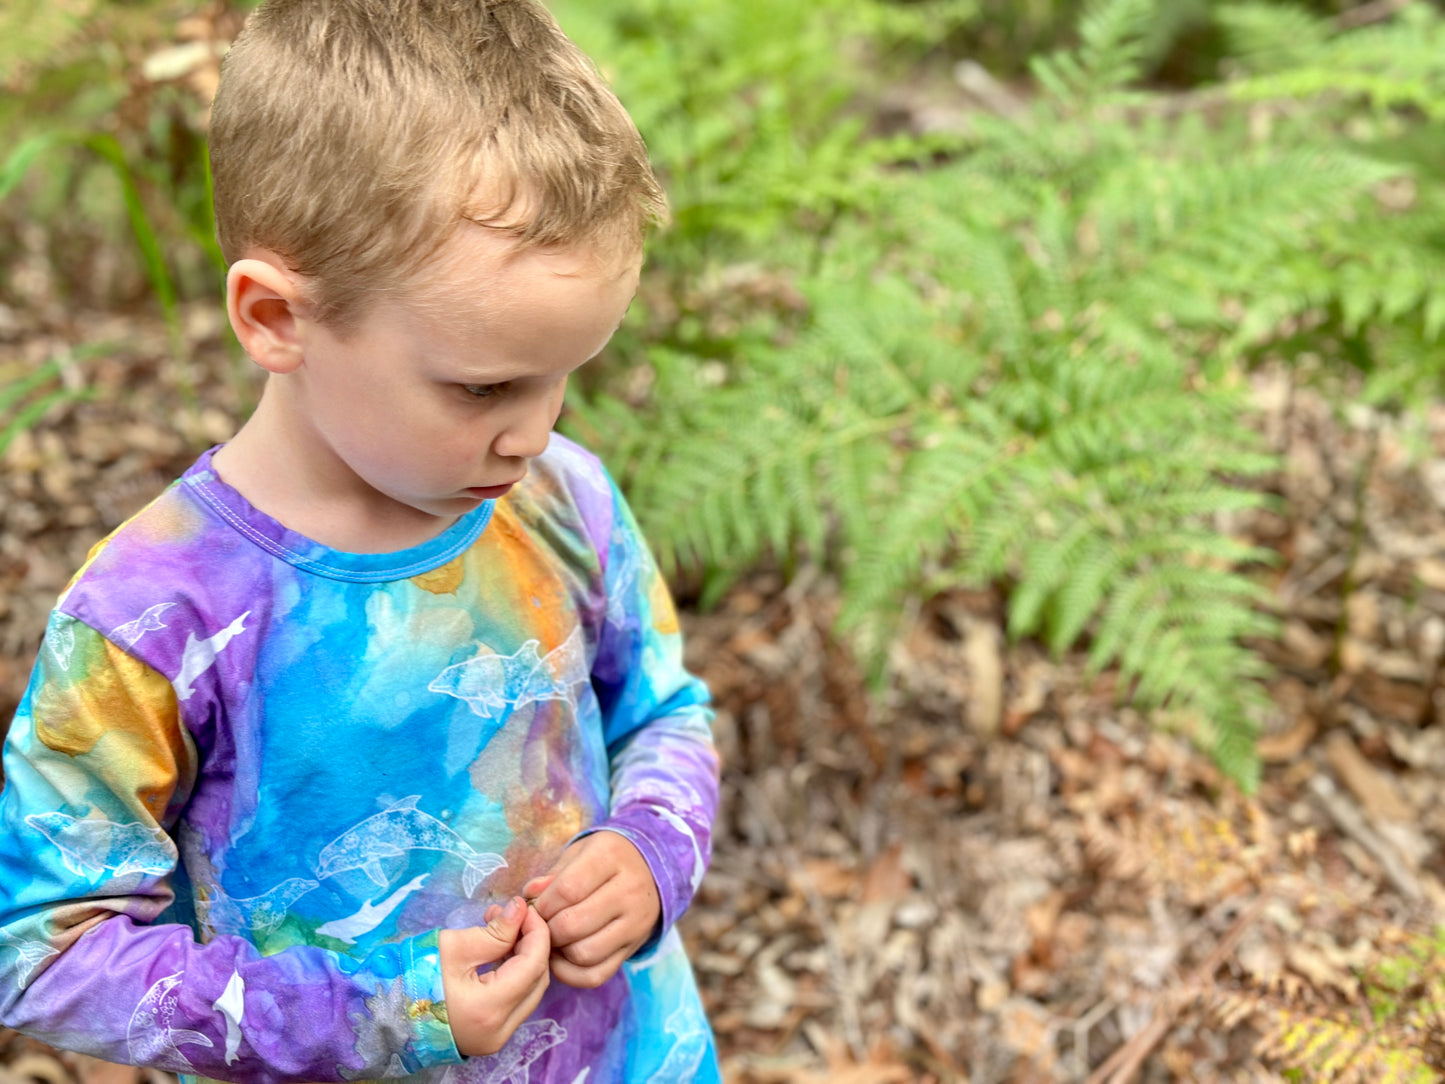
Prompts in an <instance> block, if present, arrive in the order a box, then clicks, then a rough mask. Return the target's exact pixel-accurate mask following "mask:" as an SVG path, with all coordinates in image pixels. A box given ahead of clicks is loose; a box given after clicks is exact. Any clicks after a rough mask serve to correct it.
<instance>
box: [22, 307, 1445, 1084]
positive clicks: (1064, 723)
mask: <svg viewBox="0 0 1445 1084" xmlns="http://www.w3.org/2000/svg"><path fill="white" fill-rule="evenodd" d="M52 311H53V310H52ZM0 315H3V317H4V318H3V319H0V383H3V382H4V381H5V380H7V379H11V378H13V377H14V375H15V374H17V373H20V372H26V371H31V370H32V369H33V367H34V366H35V365H37V364H38V363H40V362H41V361H43V360H45V359H47V358H51V357H55V356H59V355H61V354H63V353H64V352H65V351H67V350H69V349H72V348H73V345H74V344H78V343H95V342H106V343H112V344H114V345H113V347H111V348H109V349H107V350H106V351H104V352H102V353H99V354H98V355H97V356H96V357H94V358H93V359H92V360H90V361H88V362H86V363H84V364H83V367H82V368H81V370H80V373H79V379H80V380H81V381H82V382H83V384H84V386H85V387H86V388H89V389H91V392H92V394H90V395H89V396H88V397H86V398H84V399H77V400H67V401H61V402H57V403H56V404H55V405H54V406H52V407H51V408H50V409H49V411H48V412H47V413H46V414H45V416H44V417H43V419H41V421H40V422H39V423H38V424H37V425H35V426H34V427H33V428H32V429H30V430H29V431H27V432H24V433H22V434H20V435H18V436H17V437H16V438H15V439H14V440H12V442H11V443H10V445H9V446H8V448H7V449H6V450H5V452H4V454H3V456H0V717H3V718H4V719H7V720H8V719H9V717H10V716H11V714H12V713H13V710H14V707H15V705H16V703H17V702H18V700H19V697H20V695H21V693H22V691H23V687H24V684H25V681H26V677H27V674H28V670H29V666H30V662H31V659H32V658H33V655H34V652H35V649H36V647H37V644H38V641H39V637H40V634H41V632H42V630H43V628H44V625H45V615H46V613H47V612H48V610H49V608H50V606H51V605H52V603H53V601H54V598H55V595H56V594H57V592H58V591H59V590H60V589H61V588H62V587H63V586H64V584H65V582H66V579H67V578H68V576H69V575H70V574H71V572H72V571H73V570H74V569H75V568H76V567H78V566H79V564H80V563H81V561H82V560H83V559H84V557H85V553H86V551H87V550H88V548H89V547H90V545H91V544H93V542H94V541H95V540H96V539H97V538H98V537H99V536H100V535H101V534H103V533H104V532H105V531H107V530H109V529H111V528H113V527H114V526H115V525H117V524H118V523H119V522H121V521H122V520H123V519H124V518H125V517H126V516H128V515H130V514H132V513H133V512H134V511H136V510H138V509H139V508H140V507H141V506H142V505H143V504H144V502H145V501H147V500H149V499H150V498H152V497H154V496H155V495H156V494H158V493H159V492H160V491H161V489H162V488H163V487H164V486H165V485H166V484H167V483H168V481H169V480H170V479H171V478H173V477H174V476H175V475H176V474H177V473H178V472H179V471H180V470H182V469H183V468H184V467H185V466H186V465H187V464H188V463H189V462H190V460H191V459H192V458H193V457H194V455H195V454H196V453H197V452H198V451H199V450H201V449H202V448H204V447H205V446H206V445H207V444H209V443H211V442H213V441H217V440H222V439H224V438H225V436H226V435H227V433H228V432H229V431H230V429H231V427H232V425H233V424H234V421H235V419H236V418H238V417H240V416H241V415H242V414H243V413H244V411H245V409H246V408H247V404H248V403H249V402H251V401H253V400H254V396H255V394H256V391H257V385H256V383H255V380H254V378H252V377H250V376H249V375H247V372H246V370H245V368H244V367H243V364H244V363H243V361H242V360H238V358H237V356H236V355H235V353H234V350H233V348H231V347H228V346H227V340H226V339H225V338H224V337H223V325H222V324H221V322H220V321H219V319H218V318H217V314H216V312H215V310H214V308H212V307H209V306H198V307H196V308H195V310H194V311H192V312H188V313H187V319H186V320H185V326H186V328H187V337H186V342H185V346H186V352H187V355H188V357H189V359H190V362H189V364H190V366H191V378H190V382H189V383H190V384H192V385H193V386H194V387H195V388H197V389H198V394H197V397H196V401H195V402H190V401H188V400H187V395H186V392H185V390H184V389H185V387H186V386H187V382H183V381H181V380H179V379H178V378H177V376H178V374H177V370H176V367H175V365H174V363H173V362H172V361H171V360H170V353H169V351H170V347H169V345H168V341H167V337H166V330H165V328H164V327H163V326H162V325H161V324H160V323H159V321H156V320H152V319H148V318H144V317H136V316H124V317H122V316H115V315H94V316H89V315H80V316H75V317H72V318H68V320H67V322H65V323H56V322H54V321H53V319H52V322H50V323H46V322H45V321H44V320H43V319H42V317H40V316H37V315H35V314H34V313H31V312H29V311H18V310H6V311H5V312H4V313H3V314H0ZM1257 379H1258V380H1259V382H1260V386H1261V394H1260V395H1259V396H1258V401H1259V403H1260V404H1261V405H1260V422H1261V426H1262V427H1263V431H1265V432H1267V433H1269V434H1270V436H1271V439H1272V440H1273V441H1274V442H1275V444H1276V447H1277V449H1278V450H1279V451H1280V452H1281V454H1282V457H1283V463H1284V466H1283V468H1282V470H1281V472H1280V474H1279V476H1278V478H1276V479H1275V485H1276V486H1277V489H1278V492H1279V494H1280V495H1281V496H1282V497H1283V500H1282V502H1281V504H1280V505H1279V506H1278V507H1277V508H1276V509H1275V510H1274V511H1270V512H1260V513H1255V514H1253V515H1252V516H1251V517H1249V518H1248V519H1245V520H1241V521H1240V522H1237V523H1230V524H1221V527H1222V528H1223V529H1230V530H1234V531H1237V532H1239V533H1242V534H1246V535H1248V536H1249V537H1250V538H1251V539H1252V540H1254V541H1257V542H1259V543H1261V544H1263V545H1267V546H1270V547H1271V548H1273V549H1274V550H1275V551H1276V552H1277V553H1278V554H1279V557H1280V561H1279V564H1278V566H1277V567H1276V569H1275V570H1274V571H1273V572H1272V573H1271V575H1272V576H1273V578H1274V582H1273V584H1272V586H1273V588H1274V598H1275V600H1276V605H1277V607H1278V610H1279V613H1280V615H1281V616H1282V617H1283V618H1284V621H1285V634H1284V635H1283V636H1282V638H1281V639H1280V641H1279V642H1278V643H1270V644H1260V645H1259V650H1260V651H1261V652H1262V653H1264V654H1265V655H1266V657H1267V658H1268V659H1269V660H1270V662H1271V663H1272V664H1273V665H1274V667H1275V669H1276V675H1275V677H1274V678H1273V679H1272V681H1271V685H1270V691H1271V693H1272V697H1273V703H1274V712H1273V716H1272V717H1271V718H1270V719H1269V720H1268V723H1267V726H1266V729H1265V732H1264V734H1263V736H1262V741H1261V746H1260V749H1261V755H1262V757H1263V760H1264V764H1265V770H1264V777H1263V783H1262V785H1261V787H1260V789H1259V792H1258V793H1257V794H1256V795H1255V796H1253V797H1246V796H1244V795H1241V794H1240V793H1239V792H1238V791H1236V790H1234V789H1233V788H1232V787H1231V786H1230V785H1229V784H1227V783H1226V781H1224V780H1223V779H1222V778H1221V777H1220V775H1219V773H1218V772H1217V771H1216V770H1215V768H1214V767H1213V765H1212V764H1211V763H1210V762H1209V761H1208V760H1207V758H1205V757H1204V756H1202V755H1201V754H1200V753H1198V752H1197V751H1196V750H1195V749H1194V748H1193V746H1192V745H1191V743H1190V741H1189V738H1188V734H1187V731H1188V729H1189V723H1188V720H1171V719H1169V718H1168V717H1167V715H1164V716H1161V718H1159V719H1155V720H1152V721H1151V720H1149V719H1146V718H1143V717H1141V716H1139V715H1138V714H1137V713H1136V712H1134V711H1133V710H1132V709H1130V708H1128V707H1127V706H1121V705H1120V703H1119V697H1118V696H1117V690H1116V689H1115V688H1114V685H1115V681H1114V678H1113V676H1112V675H1110V674H1108V673H1106V674H1104V675H1101V676H1100V677H1099V678H1097V679H1092V680H1091V679H1088V678H1086V676H1085V668H1084V665H1083V659H1082V656H1075V655H1066V656H1064V657H1062V658H1054V657H1051V656H1049V655H1048V654H1047V653H1046V652H1044V651H1043V650H1042V649H1041V648H1040V647H1039V646H1038V645H1036V644H1034V643H1031V642H1024V643H1017V644H1008V643H1006V641H1005V639H1004V637H1003V636H1002V634H1001V632H1000V629H1001V628H1002V615H1003V600H1002V599H1001V598H1000V597H999V595H998V594H997V593H996V592H993V591H988V590H981V591H974V592H965V591H954V592H950V593H948V594H946V595H943V596H941V597H939V598H936V599H933V600H931V601H929V602H928V603H927V604H925V605H924V606H923V607H921V609H920V611H919V613H918V616H917V619H916V621H914V622H913V625H912V627H911V628H910V629H909V631H908V633H907V635H906V636H905V638H904V639H903V640H902V642H901V643H900V644H899V645H898V648H897V650H896V651H895V652H894V654H893V668H894V678H895V680H894V681H893V683H892V685H891V686H890V688H889V690H888V691H887V692H886V693H885V694H883V695H882V696H878V697H872V698H870V696H869V695H868V694H867V691H866V687H865V684H864V681H863V678H862V675H861V673H860V672H859V670H858V669H857V667H856V666H854V665H853V664H852V662H851V661H850V659H849V657H848V655H847V653H846V651H844V650H843V649H842V647H841V646H840V644H839V643H838V641H837V640H836V638H835V637H834V635H833V633H832V631H831V630H832V627H833V619H834V615H835V613H836V611H837V608H838V598H837V593H836V587H835V583H834V581H833V580H832V579H831V578H830V577H829V576H827V575H826V574H824V573H822V572H820V571H818V570H817V569H813V568H805V569H803V570H802V571H800V572H799V573H798V574H797V575H795V576H794V577H793V578H792V580H791V582H788V581H785V580H784V578H783V577H781V576H780V575H778V574H776V573H772V572H768V571H761V572H757V573H755V574H753V575H751V576H749V577H746V578H744V579H743V580H742V581H741V582H740V583H738V584H737V585H736V586H735V587H734V588H733V590H732V591H731V592H730V593H729V594H728V595H727V596H726V597H725V598H724V599H723V600H722V602H721V603H720V604H719V605H718V606H717V607H716V608H715V609H713V610H712V611H710V612H706V613H699V612H691V613H688V614H686V615H685V624H686V629H687V633H688V637H689V639H688V657H689V660H690V662H691V664H692V665H693V666H694V667H695V668H697V669H698V670H699V671H700V672H701V673H702V674H703V675H704V676H705V677H706V678H707V680H708V682H709V684H710V685H711V687H712V689H713V691H714V694H715V697H716V699H717V704H718V716H717V723H716V734H717V739H718V743H719V747H720V750H721V752H722V755H723V760H724V765H725V767H724V777H723V789H722V805H721V810H720V814H719V819H718V825H717V833H716V848H715V857H714V860H713V865H712V869H711V871H710V873H709V874H708V876H707V878H706V880H705V881H704V883H703V886H702V889H701V892H700V894H699V897H698V900H697V902H696V904H695V905H694V907H693V908H692V910H691V911H690V912H689V914H688V915H687V916H686V918H685V919H684V922H683V926H682V929H683V933H684V936H685V938H686V940H687V942H688V944H689V947H690V949H691V952H692V956H693V960H694V963H695V967H696V970H697V972H698V976H699V981H700V984H701V987H702V990H703V995H704V998H705V1000H706V1002H707V1005H708V1008H709V1010H710V1012H711V1015H712V1019H713V1021H714V1025H715V1027H716V1030H717V1033H718V1038H719V1043H720V1049H721V1052H722V1055H723V1060H724V1068H725V1076H726V1078H727V1080H728V1081H729V1082H730V1084H813V1082H823V1081H830V1082H856V1084H864V1082H889V1081H920V1082H925V1081H933V1082H954V1081H974V1082H999V1084H1035V1082H1038V1084H1044V1082H1055V1081H1080V1082H1090V1084H1104V1082H1105V1081H1108V1082H1111V1084H1122V1082H1124V1081H1128V1080H1141V1081H1144V1080H1175V1079H1177V1080H1199V1081H1215V1080H1235V1081H1252V1080H1272V1079H1278V1072H1279V1070H1280V1069H1281V1068H1283V1067H1284V1066H1285V1065H1286V1062H1287V1056H1288V1055H1287V1040H1288V1030H1287V1029H1288V1026H1292V1024H1291V1021H1297V1018H1298V1016H1299V1014H1300V1013H1307V1012H1309V1013H1316V1014H1324V1013H1331V1012H1333V1013H1344V1014H1348V1013H1355V1014H1358V1013H1359V1012H1360V1011H1361V1006H1362V1005H1363V1001H1362V1000H1361V998H1362V996H1363V994H1362V989H1363V987H1362V983H1363V982H1364V981H1365V979H1366V978H1367V975H1368V973H1369V969H1370V967H1371V966H1372V961H1373V960H1375V959H1376V958H1377V957H1378V955H1379V953H1380V952H1381V951H1384V950H1385V949H1387V948H1388V947H1389V946H1392V945H1398V944H1403V943H1405V939H1406V938H1407V936H1408V935H1409V934H1411V933H1418V932H1426V931H1429V930H1430V929H1432V928H1433V927H1434V926H1435V925H1436V924H1438V923H1439V922H1440V921H1441V918H1442V914H1445V889H1442V878H1445V848H1442V846H1441V843H1442V838H1445V797H1442V794H1441V788H1440V787H1439V780H1440V778H1441V773H1442V771H1445V670H1442V660H1445V484H1442V475H1441V472H1440V471H1439V469H1438V466H1437V465H1436V464H1438V462H1439V461H1440V459H1439V457H1440V456H1441V453H1442V452H1445V408H1436V409H1435V410H1434V411H1432V412H1431V413H1430V414H1429V415H1428V416H1426V417H1420V418H1410V419H1406V420H1405V421H1403V422H1402V421H1397V420H1392V419H1390V418H1387V417H1382V416H1377V415H1369V414H1366V413H1362V412H1360V411H1354V412H1351V413H1349V414H1347V415H1346V416H1345V417H1340V416H1339V415H1338V413H1337V412H1335V411H1332V410H1331V409H1330V408H1329V407H1328V406H1327V405H1326V404H1325V402H1324V401H1323V400H1322V399H1320V398H1318V397H1316V396H1313V395H1312V394H1311V393H1310V392H1309V391H1308V389H1302V388H1292V387H1288V384H1289V379H1290V378H1289V377H1288V376H1287V375H1286V374H1284V373H1283V372H1270V373H1265V374H1261V375H1260V376H1259V377H1258V378H1257ZM1281 382H1283V383H1284V384H1285V385H1286V387H1285V391H1286V392H1287V393H1285V394H1282V393H1281V391H1280V384H1281ZM1372 446H1373V450H1372ZM1365 464H1368V465H1369V471H1370V473H1369V476H1368V478H1367V479H1366V481H1367V484H1366V485H1365V486H1364V487H1363V489H1362V490H1361V492H1363V493H1364V506H1363V508H1357V507H1356V505H1355V502H1354V500H1353V499H1352V495H1353V494H1354V493H1355V492H1356V486H1355V483H1356V476H1357V473H1358V472H1359V471H1360V470H1361V469H1364V468H1363V466H1362V465H1365ZM1356 540H1357V543H1358V544H1356V545H1354V546H1353V547H1352V541H1356ZM1351 552H1355V553H1357V557H1356V558H1355V560H1354V561H1353V562H1351V561H1350V559H1349V556H1348V555H1349V554H1350V553H1351ZM1291 1013H1294V1014H1295V1015H1294V1016H1291V1015H1290V1014H1291ZM1341 1049H1343V1047H1341ZM1350 1057H1355V1060H1356V1062H1357V1063H1358V1064H1359V1065H1361V1066H1363V1065H1364V1064H1365V1060H1364V1059H1365V1054H1364V1053H1360V1054H1359V1055H1358V1056H1356V1055H1348V1056H1346V1055H1340V1058H1341V1062H1342V1064H1344V1065H1345V1068H1344V1069H1342V1070H1341V1071H1340V1073H1339V1075H1338V1079H1341V1080H1344V1079H1350V1078H1349V1076H1348V1062H1349V1059H1350ZM1357 1078H1358V1079H1370V1078H1369V1077H1368V1076H1358V1075H1357ZM166 1079H169V1078H168V1077H167V1075H166V1074H163V1073H158V1072H154V1071H150V1070H146V1071H139V1070H132V1069H128V1068H125V1067H117V1066H112V1065H109V1064H108V1063H104V1062H99V1061H97V1060H96V1059H93V1058H87V1057H83V1056H81V1055H75V1054H70V1053H60V1052H54V1051H50V1050H49V1049H48V1048H45V1047H43V1045H41V1044H39V1043H36V1042H35V1041H33V1040H30V1039H27V1038H24V1037H21V1036H18V1035H16V1034H15V1033H13V1032H9V1031H3V1030H0V1084H12V1082H20V1081H24V1082H31V1081H40V1082H44V1084H137V1082H139V1081H146V1082H147V1084H157V1082H161V1081H164V1080H166ZM1330 1079H1334V1078H1333V1077H1331V1078H1330ZM1402 1079H1404V1078H1402ZM1425 1079H1429V1078H1428V1077H1426V1078H1425Z"/></svg>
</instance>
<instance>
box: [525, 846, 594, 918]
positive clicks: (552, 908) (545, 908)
mask: <svg viewBox="0 0 1445 1084" xmlns="http://www.w3.org/2000/svg"><path fill="white" fill-rule="evenodd" d="M611 876H612V873H611V871H610V870H608V869H605V868H603V867H601V866H600V865H599V864H597V863H594V862H585V861H584V862H573V863H571V864H570V865H568V866H567V867H566V868H565V869H558V870H557V871H556V872H555V873H553V874H552V875H551V876H550V878H549V879H548V883H547V885H546V887H545V888H543V889H542V891H541V892H539V893H538V894H537V897H536V899H534V900H533V901H532V905H533V906H534V907H536V908H537V913H538V914H540V915H541V916H542V917H543V918H545V919H546V920H547V921H548V922H551V921H552V919H554V918H555V917H556V916H557V915H558V914H559V913H560V912H562V911H565V910H566V909H567V908H569V907H573V906H576V905H577V904H579V903H583V902H585V901H586V900H587V899H588V898H589V897H591V896H592V895H593V894H594V893H595V892H596V891H597V890H598V889H599V888H601V887H602V886H603V885H605V884H606V883H607V882H608V880H609V879H611Z"/></svg>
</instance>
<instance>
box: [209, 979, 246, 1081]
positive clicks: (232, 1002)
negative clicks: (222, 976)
mask: <svg viewBox="0 0 1445 1084" xmlns="http://www.w3.org/2000/svg"><path fill="white" fill-rule="evenodd" d="M211 1008H213V1009H215V1010H216V1011H217V1012H218V1013H220V1014H221V1015H222V1016H224V1017H225V1018H226V1064H227V1065H234V1064H235V1062H236V1058H238V1057H239V1056H240V1050H241V1017H242V1015H243V1014H244V1013H245V1011H246V980H245V979H243V978H241V973H240V972H239V971H232V972H231V979H230V981H229V982H227V983H226V988H225V989H224V990H222V991H221V996H220V997H218V998H216V1001H215V1004H213V1005H212V1006H211Z"/></svg>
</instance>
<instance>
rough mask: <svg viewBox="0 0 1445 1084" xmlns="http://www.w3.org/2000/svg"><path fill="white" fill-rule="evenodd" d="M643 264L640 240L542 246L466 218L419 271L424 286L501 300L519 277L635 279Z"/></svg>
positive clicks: (443, 295)
mask: <svg viewBox="0 0 1445 1084" xmlns="http://www.w3.org/2000/svg"><path fill="white" fill-rule="evenodd" d="M641 266H642V246H641V245H640V244H638V245H635V246H631V247H629V248H625V249H623V250H622V251H616V250H613V249H608V248H604V247H603V246H601V245H598V244H586V243H583V244H578V245H573V246H567V247H561V248H557V247H547V248H542V247H537V246H529V245H522V244H519V243H518V241H517V239H516V238H515V236H513V235H512V233H511V232H510V231H507V230H504V229H497V228H495V227H489V226H485V225H481V224H478V223H475V222H463V223H462V224H461V225H460V226H459V227H458V229H457V231H456V232H455V233H454V234H453V235H452V236H451V237H450V238H448V240H447V241H446V243H444V244H443V245H442V246H441V247H440V248H439V249H438V250H437V251H436V252H435V253H434V254H433V255H432V257H431V258H430V259H429V260H428V261H427V263H426V264H425V265H424V266H423V267H422V268H421V270H420V272H419V274H418V275H417V276H416V282H417V285H418V286H419V287H420V288H421V290H422V292H423V293H425V294H429V295H431V296H432V297H435V298H438V299H441V300H449V301H455V302H458V303H467V302H471V303H481V304H486V303H488V301H500V300H501V299H502V297H503V295H506V294H508V293H510V292H511V291H512V289H513V288H514V287H515V286H516V285H517V284H518V282H519V281H520V280H523V279H529V280H531V281H535V280H536V277H537V276H539V275H540V276H543V277H557V278H563V279H584V278H586V279H593V280H595V281H597V282H599V283H609V284H610V283H618V284H626V283H628V282H631V283H633V285H634V286H635V281H636V278H637V275H638V273H639V271H640V269H641Z"/></svg>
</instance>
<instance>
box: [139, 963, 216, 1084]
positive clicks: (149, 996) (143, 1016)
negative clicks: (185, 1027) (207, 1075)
mask: <svg viewBox="0 0 1445 1084" xmlns="http://www.w3.org/2000/svg"><path fill="white" fill-rule="evenodd" d="M184 975H185V972H183V971H177V972H176V973H175V974H174V975H167V976H166V977H165V978H163V979H161V980H159V981H158V982H157V983H156V984H155V985H154V986H152V987H151V988H150V989H149V990H147V991H146V996H145V997H143V998H141V1001H140V1004H139V1005H137V1006H136V1007H135V1012H134V1013H132V1014H131V1018H130V1027H128V1028H127V1029H126V1035H125V1039H126V1046H127V1047H128V1048H129V1049H130V1060H131V1062H132V1063H133V1064H135V1065H155V1066H159V1067H160V1068H162V1069H169V1070H170V1071H171V1072H173V1073H194V1072H195V1071H196V1068H195V1066H194V1065H192V1064H191V1061H190V1059H189V1058H187V1057H186V1056H185V1055H184V1054H182V1053H181V1051H180V1044H182V1043H187V1044H189V1045H191V1046H208V1047H211V1046H215V1045H216V1044H215V1043H213V1042H211V1040H210V1039H208V1038H207V1037H206V1036H204V1035H202V1034H201V1033H200V1032H199V1031H172V1030H171V1017H172V1016H174V1015H175V1013H176V1006H177V1005H178V1004H180V1000H181V999H180V998H179V997H178V996H177V995H176V994H175V993H174V991H175V988H176V987H177V986H179V985H180V984H181V979H182V977H183V976H184Z"/></svg>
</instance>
